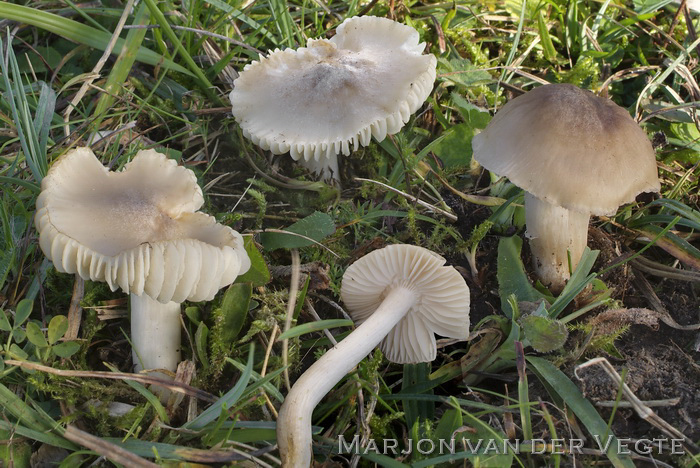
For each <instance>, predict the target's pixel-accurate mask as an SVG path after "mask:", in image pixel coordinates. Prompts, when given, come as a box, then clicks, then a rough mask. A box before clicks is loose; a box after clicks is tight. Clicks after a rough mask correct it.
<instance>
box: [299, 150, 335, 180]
mask: <svg viewBox="0 0 700 468" xmlns="http://www.w3.org/2000/svg"><path fill="white" fill-rule="evenodd" d="M297 162H298V163H299V164H301V165H302V166H304V167H305V168H307V169H308V170H309V171H310V172H313V173H314V174H316V175H318V176H320V177H322V178H323V180H327V181H333V180H340V176H339V174H338V170H339V169H338V156H337V155H332V156H330V157H325V156H324V155H321V157H320V158H319V159H318V160H316V159H313V158H311V159H309V160H308V161H307V160H306V159H304V157H303V156H302V157H301V158H299V161H297Z"/></svg>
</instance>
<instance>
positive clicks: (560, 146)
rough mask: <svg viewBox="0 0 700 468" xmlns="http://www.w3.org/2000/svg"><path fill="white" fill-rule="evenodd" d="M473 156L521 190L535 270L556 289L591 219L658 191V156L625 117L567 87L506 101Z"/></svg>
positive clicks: (601, 100)
mask: <svg viewBox="0 0 700 468" xmlns="http://www.w3.org/2000/svg"><path fill="white" fill-rule="evenodd" d="M472 148H473V150H474V159H475V160H476V161H477V162H479V163H480V164H481V165H482V166H484V167H485V168H486V169H488V170H490V171H492V172H494V173H496V174H498V175H500V176H506V177H508V178H509V179H510V180H511V181H512V182H513V183H514V184H515V185H517V186H518V187H521V188H522V189H523V190H525V191H526V193H525V217H526V224H527V237H528V238H529V239H530V250H531V251H532V259H533V266H534V269H535V271H536V273H537V275H538V276H539V277H540V279H541V280H542V282H543V283H544V284H548V285H550V287H551V289H552V290H553V291H555V292H559V291H561V289H562V288H563V287H564V284H565V283H566V281H567V280H568V278H569V276H570V273H569V262H568V255H569V254H570V257H571V269H572V270H573V269H575V268H576V266H577V264H578V262H579V260H580V259H581V256H582V255H583V250H584V248H585V247H586V243H587V237H588V222H589V219H590V216H591V214H594V215H614V214H615V212H616V211H617V208H618V207H619V206H620V205H623V204H625V203H630V202H633V201H634V199H635V197H636V196H637V195H638V194H640V193H642V192H658V191H659V190H660V189H661V187H660V184H659V178H658V175H657V167H656V156H655V153H654V149H653V148H652V146H651V143H650V141H649V139H648V138H647V136H646V134H645V133H644V131H643V130H642V129H641V128H640V127H639V125H638V124H637V123H636V122H635V121H634V119H632V117H631V116H630V114H629V113H628V112H627V111H626V110H625V109H623V108H622V107H620V106H618V105H617V104H615V103H613V102H612V101H610V100H608V99H604V98H601V97H598V96H596V95H595V94H593V93H592V92H590V91H585V90H582V89H580V88H578V87H576V86H574V85H570V84H552V85H546V86H541V87H539V88H535V89H533V90H532V91H529V92H527V93H525V94H523V95H522V96H519V97H517V98H515V99H513V100H512V101H510V102H508V103H507V104H506V105H505V106H503V108H502V109H501V110H500V111H499V112H498V113H497V114H496V116H495V117H494V118H493V119H492V120H491V122H490V123H489V125H488V126H487V127H486V129H485V130H484V131H483V132H481V133H479V134H478V135H476V136H475V137H474V138H473V139H472Z"/></svg>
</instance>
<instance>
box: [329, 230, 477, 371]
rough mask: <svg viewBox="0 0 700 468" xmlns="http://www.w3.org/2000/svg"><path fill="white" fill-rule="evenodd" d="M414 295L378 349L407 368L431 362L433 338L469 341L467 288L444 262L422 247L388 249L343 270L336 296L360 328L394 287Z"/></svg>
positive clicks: (434, 346) (411, 246) (391, 246)
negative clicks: (418, 363) (414, 300)
mask: <svg viewBox="0 0 700 468" xmlns="http://www.w3.org/2000/svg"><path fill="white" fill-rule="evenodd" d="M397 286H402V287H405V288H408V289H410V290H412V291H413V292H415V293H416V294H417V296H418V299H417V301H416V303H415V305H414V306H413V307H412V308H411V310H409V312H408V313H407V314H406V316H405V317H404V318H402V319H401V321H400V322H399V323H398V324H397V325H396V326H395V327H394V328H393V329H392V330H391V331H390V332H389V334H388V335H387V337H386V338H384V340H382V342H381V343H380V347H381V349H382V352H383V353H384V355H385V356H386V357H387V359H389V361H391V362H396V363H400V364H409V363H416V362H428V361H432V360H434V359H435V356H436V354H437V348H436V345H435V333H437V334H439V335H442V336H447V337H450V338H467V337H468V336H469V287H468V286H467V284H466V282H465V281H464V278H462V275H460V274H459V272H458V271H457V270H455V269H454V268H452V267H449V266H445V259H444V258H442V257H441V256H439V255H437V254H436V253H434V252H431V251H430V250H428V249H424V248H422V247H416V246H414V245H405V244H398V245H390V246H388V247H384V248H383V249H379V250H375V251H373V252H371V253H369V254H367V255H365V256H364V257H362V258H361V259H359V260H358V261H356V262H355V263H353V264H352V265H350V266H349V267H348V269H347V270H346V271H345V275H343V284H342V287H341V291H340V295H341V297H342V299H343V302H344V303H345V305H346V306H347V308H348V310H349V312H350V316H351V317H352V319H353V320H354V321H355V322H356V323H357V324H358V325H359V324H361V323H362V322H364V321H365V320H367V319H368V318H369V317H370V316H371V315H372V314H373V313H374V311H375V310H377V308H378V307H379V305H380V304H381V303H382V301H383V300H384V298H385V297H386V296H387V294H388V293H389V291H390V289H391V288H393V287H397Z"/></svg>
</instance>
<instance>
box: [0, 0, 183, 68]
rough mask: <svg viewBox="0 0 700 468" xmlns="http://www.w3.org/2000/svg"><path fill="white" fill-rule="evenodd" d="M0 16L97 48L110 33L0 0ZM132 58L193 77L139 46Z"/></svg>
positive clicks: (103, 46)
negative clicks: (0, 0) (134, 56)
mask: <svg viewBox="0 0 700 468" xmlns="http://www.w3.org/2000/svg"><path fill="white" fill-rule="evenodd" d="M0 18H4V19H9V20H13V21H17V22H19V23H24V24H29V25H31V26H36V27H37V28H40V29H43V30H45V31H49V32H51V33H54V34H56V35H58V36H61V37H63V38H66V39H68V40H70V41H74V42H77V43H79V44H84V45H87V46H90V47H94V48H95V49H99V50H105V49H106V48H107V44H108V43H109V40H110V36H111V35H110V34H108V33H105V32H104V31H100V30H99V29H95V28H93V27H92V26H87V25H85V24H82V23H78V22H77V21H73V20H71V19H68V18H63V17H62V16H58V15H54V14H53V13H48V12H46V11H41V10H38V9H36V8H29V7H25V6H22V5H14V4H12V3H8V2H0ZM123 46H124V39H121V38H119V39H117V44H116V46H115V47H114V50H115V51H116V50H121V48H122V47H123ZM136 60H138V61H139V62H142V63H146V64H148V65H162V66H164V67H165V68H169V69H170V70H173V71H176V72H179V73H184V74H186V75H190V76H194V74H193V73H192V72H190V71H189V70H188V69H187V68H185V67H183V66H181V65H178V64H177V63H175V62H173V61H172V60H168V59H166V58H164V57H163V56H162V55H160V54H158V53H156V52H154V51H152V50H151V49H147V48H145V47H140V48H139V50H138V52H137V53H136Z"/></svg>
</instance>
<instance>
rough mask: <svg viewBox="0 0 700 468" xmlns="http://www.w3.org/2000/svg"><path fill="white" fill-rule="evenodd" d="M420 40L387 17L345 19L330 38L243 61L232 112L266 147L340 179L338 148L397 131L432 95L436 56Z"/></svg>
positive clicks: (342, 149) (348, 148) (247, 133)
mask: <svg viewBox="0 0 700 468" xmlns="http://www.w3.org/2000/svg"><path fill="white" fill-rule="evenodd" d="M418 41H419V36H418V32H417V31H416V30H415V29H413V28H411V27H410V26H406V25H404V24H400V23H397V22H395V21H391V20H389V19H387V18H378V17H374V16H360V17H353V18H348V19H346V20H345V21H344V22H343V23H342V24H341V25H340V26H338V29H337V30H336V34H335V36H333V37H332V38H331V39H317V40H314V39H311V40H309V42H308V44H307V46H306V47H302V48H300V49H297V50H291V49H286V50H275V51H274V52H271V53H270V54H269V56H268V57H266V58H265V57H264V58H261V59H260V60H259V61H255V62H253V63H251V64H248V65H246V66H245V68H244V70H243V71H242V72H241V74H240V76H239V77H238V79H236V81H235V82H234V89H233V91H232V92H231V95H230V98H231V104H232V106H233V116H234V117H235V118H236V121H237V122H238V123H239V125H240V126H241V129H242V130H243V135H245V136H246V137H247V138H249V139H250V140H252V141H253V143H255V144H256V145H258V146H260V147H261V148H263V149H264V150H270V151H272V153H274V154H284V153H286V152H289V153H290V155H291V156H292V158H293V159H294V160H295V161H296V160H300V161H301V162H302V164H304V165H305V166H306V167H307V168H309V169H310V170H312V171H314V172H316V173H317V174H322V175H323V176H324V177H325V178H326V179H332V178H338V160H337V155H338V154H339V153H343V154H344V155H346V156H347V155H349V154H350V152H351V151H356V150H357V149H358V148H359V147H360V145H362V146H367V145H369V142H370V140H371V137H372V136H374V138H375V139H376V140H377V141H382V140H383V139H384V138H385V137H386V136H387V135H391V134H394V133H397V132H398V131H399V130H400V129H401V128H402V127H403V126H404V124H405V123H406V122H408V120H409V118H410V116H411V114H413V113H414V112H415V111H416V110H418V109H419V108H420V106H421V105H422V104H423V102H424V101H425V100H426V99H427V97H428V96H429V95H430V92H431V91H432V89H433V83H434V81H435V67H436V65H437V59H436V58H435V56H434V55H432V54H427V55H423V50H424V49H425V43H419V42H418Z"/></svg>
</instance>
